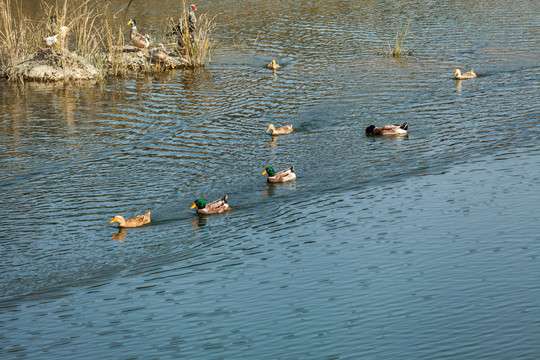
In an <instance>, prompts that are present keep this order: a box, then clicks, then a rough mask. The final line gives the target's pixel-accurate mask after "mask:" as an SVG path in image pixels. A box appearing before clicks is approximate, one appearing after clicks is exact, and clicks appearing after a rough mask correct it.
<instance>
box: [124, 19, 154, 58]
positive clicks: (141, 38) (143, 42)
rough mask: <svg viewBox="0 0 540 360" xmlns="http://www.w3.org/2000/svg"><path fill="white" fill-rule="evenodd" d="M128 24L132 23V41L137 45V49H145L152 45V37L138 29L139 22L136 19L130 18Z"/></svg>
mask: <svg viewBox="0 0 540 360" xmlns="http://www.w3.org/2000/svg"><path fill="white" fill-rule="evenodd" d="M127 24H128V25H131V34H130V37H131V42H132V43H133V45H135V46H136V47H137V51H139V50H141V49H143V50H146V49H147V48H148V46H150V39H149V36H148V35H146V36H145V35H143V34H141V33H140V32H139V31H137V23H136V22H135V19H129V21H128V23H127Z"/></svg>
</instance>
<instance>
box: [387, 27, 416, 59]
mask: <svg viewBox="0 0 540 360" xmlns="http://www.w3.org/2000/svg"><path fill="white" fill-rule="evenodd" d="M410 25H411V20H409V21H408V22H407V25H404V26H403V27H398V26H397V24H396V36H395V37H394V44H393V46H392V45H390V42H389V41H388V42H387V43H388V48H387V49H386V51H385V53H386V55H388V56H391V57H400V56H402V55H410V54H411V53H412V51H411V50H409V49H407V50H405V49H404V48H403V43H404V42H405V39H406V38H407V34H408V32H409V26H410Z"/></svg>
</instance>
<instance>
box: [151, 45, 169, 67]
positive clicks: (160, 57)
mask: <svg viewBox="0 0 540 360" xmlns="http://www.w3.org/2000/svg"><path fill="white" fill-rule="evenodd" d="M152 58H153V59H154V61H155V62H156V64H157V66H160V65H162V64H165V61H167V60H168V59H169V54H168V53H167V50H165V46H163V44H162V43H159V47H156V48H154V49H152ZM171 67H172V68H173V69H174V65H173V64H171Z"/></svg>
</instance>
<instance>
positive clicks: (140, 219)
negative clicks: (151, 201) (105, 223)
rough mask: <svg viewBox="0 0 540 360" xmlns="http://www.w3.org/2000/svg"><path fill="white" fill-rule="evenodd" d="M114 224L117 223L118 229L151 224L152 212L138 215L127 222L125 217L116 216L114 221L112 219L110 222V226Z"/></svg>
mask: <svg viewBox="0 0 540 360" xmlns="http://www.w3.org/2000/svg"><path fill="white" fill-rule="evenodd" d="M113 222H117V223H118V227H137V226H142V225H145V224H148V223H150V211H149V212H147V213H146V214H141V215H137V216H134V217H132V218H129V219H127V220H125V219H124V217H123V216H121V215H116V216H115V217H114V219H112V220H111V221H110V222H109V224H112V223H113Z"/></svg>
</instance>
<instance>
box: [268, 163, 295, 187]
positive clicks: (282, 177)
mask: <svg viewBox="0 0 540 360" xmlns="http://www.w3.org/2000/svg"><path fill="white" fill-rule="evenodd" d="M264 174H268V178H267V179H266V181H268V182H273V183H280V182H286V181H291V180H294V179H296V174H295V173H294V166H291V167H290V168H288V169H285V170H281V171H278V172H276V171H275V170H274V169H273V168H272V167H270V166H269V167H267V168H266V169H264V171H263V172H262V173H261V175H264Z"/></svg>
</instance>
